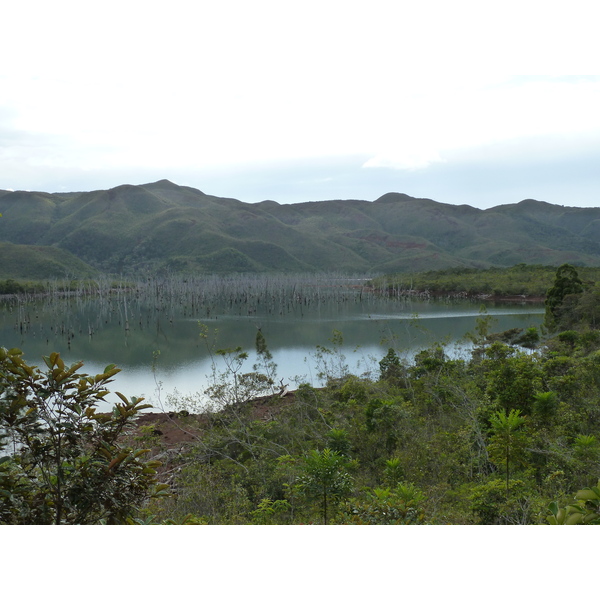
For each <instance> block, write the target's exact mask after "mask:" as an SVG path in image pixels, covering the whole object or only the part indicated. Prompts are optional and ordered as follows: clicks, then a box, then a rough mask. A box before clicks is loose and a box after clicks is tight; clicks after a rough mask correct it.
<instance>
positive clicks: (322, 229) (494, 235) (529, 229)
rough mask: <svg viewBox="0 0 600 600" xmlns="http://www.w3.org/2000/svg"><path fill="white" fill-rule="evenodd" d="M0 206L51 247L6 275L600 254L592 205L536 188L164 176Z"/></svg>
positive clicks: (426, 264) (0, 230) (347, 267)
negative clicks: (359, 192) (202, 183)
mask: <svg viewBox="0 0 600 600" xmlns="http://www.w3.org/2000/svg"><path fill="white" fill-rule="evenodd" d="M0 213H2V214H3V217H2V218H1V219H0V242H4V243H7V242H10V243H11V244H15V245H20V246H25V247H30V248H32V249H40V248H42V247H45V248H52V249H54V252H55V254H52V253H49V252H46V256H45V257H44V258H45V259H46V260H48V261H49V263H48V264H47V265H46V266H44V265H42V264H41V263H40V262H39V259H40V256H39V255H40V252H38V253H37V254H36V253H35V252H30V253H29V254H26V253H25V252H22V253H21V255H20V257H19V260H16V259H15V262H14V264H13V265H12V266H10V267H9V266H8V265H4V266H3V268H4V269H6V270H5V271H0V276H5V277H9V276H10V277H30V276H31V275H26V273H32V272H33V273H40V272H41V273H44V275H43V276H44V277H46V276H52V275H51V273H52V274H53V273H56V272H57V270H58V271H61V272H64V271H65V270H69V269H70V272H73V273H79V272H82V273H83V272H84V271H85V268H88V267H89V268H91V269H97V270H100V271H102V272H108V273H127V274H136V273H152V272H156V271H160V270H164V269H168V270H169V271H171V272H200V273H227V272H236V271H238V272H239V271H248V272H266V271H282V272H285V271H287V272H298V271H321V270H337V271H349V272H350V271H351V272H359V271H360V272H383V273H391V272H414V271H427V270H432V269H451V268H461V267H464V268H490V267H506V266H511V265H514V264H518V263H535V264H541V265H559V264H562V263H565V262H569V263H571V264H575V265H586V266H600V241H599V240H600V237H599V234H600V208H585V209H584V208H569V207H561V206H555V205H551V204H547V203H544V202H537V201H535V200H524V201H523V202H520V203H518V204H513V205H505V206H498V207H495V208H491V209H487V210H480V209H476V208H473V207H470V206H464V205H463V206H455V205H446V204H442V203H439V202H435V201H433V200H429V199H424V198H412V197H411V196H407V195H406V194H399V193H389V194H385V195H384V196H382V197H381V198H379V199H378V200H376V201H374V202H367V201H363V200H331V201H323V202H305V203H299V204H290V205H280V204H278V203H277V202H273V201H265V202H260V203H257V204H249V203H244V202H241V201H239V200H235V199H232V198H219V197H216V196H210V195H207V194H204V193H202V192H201V191H199V190H196V189H193V188H190V187H185V186H178V185H175V184H173V183H171V182H169V181H166V180H162V181H157V182H155V183H150V184H145V185H122V186H118V187H116V188H113V189H109V190H97V191H93V192H80V193H68V194H49V193H44V192H6V191H0ZM14 250H15V249H14V248H13V249H12V251H13V252H14ZM58 251H62V254H60V258H59V255H58V254H56V252H58ZM42 254H44V252H42ZM67 257H68V258H69V260H68V261H67V263H69V261H72V262H71V263H69V264H67V263H64V264H63V262H64V261H66V260H67ZM29 261H31V264H29ZM6 262H7V261H3V263H6ZM82 262H83V263H85V265H87V267H84V266H82ZM56 264H59V265H62V266H61V267H57V266H56ZM15 270H16V271H17V272H16V273H15ZM9 271H10V274H9Z"/></svg>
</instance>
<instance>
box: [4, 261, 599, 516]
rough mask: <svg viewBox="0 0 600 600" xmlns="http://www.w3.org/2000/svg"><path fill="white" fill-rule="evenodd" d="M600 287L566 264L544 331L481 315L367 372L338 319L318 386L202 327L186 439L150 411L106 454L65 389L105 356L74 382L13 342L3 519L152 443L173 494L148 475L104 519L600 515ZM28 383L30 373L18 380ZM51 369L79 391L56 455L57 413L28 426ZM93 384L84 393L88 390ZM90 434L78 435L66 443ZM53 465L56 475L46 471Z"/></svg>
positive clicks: (184, 404) (180, 411)
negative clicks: (350, 356) (204, 363)
mask: <svg viewBox="0 0 600 600" xmlns="http://www.w3.org/2000/svg"><path fill="white" fill-rule="evenodd" d="M565 280H566V281H565ZM573 284H575V285H573ZM599 288H600V286H599V285H598V284H594V283H593V282H586V281H585V278H583V277H580V276H579V273H578V270H575V269H573V267H572V266H570V265H563V266H562V267H560V268H559V269H558V271H556V272H555V274H554V278H553V282H552V285H551V286H550V290H549V292H548V298H549V299H550V300H549V301H548V302H547V305H546V307H547V314H546V317H547V320H548V325H547V327H548V329H551V330H552V332H551V333H550V334H548V333H545V332H543V331H541V332H540V331H538V330H537V329H535V328H532V329H530V330H527V331H520V330H511V331H508V332H503V333H500V334H491V333H490V325H491V317H489V316H486V315H485V314H483V315H482V316H481V318H480V319H479V322H478V325H477V327H476V329H475V331H473V332H472V333H471V334H470V336H469V339H470V341H471V342H472V347H471V348H470V349H469V350H468V351H465V352H464V353H463V354H462V355H456V354H451V353H450V352H449V348H447V347H446V346H445V345H444V344H443V343H439V344H435V345H433V346H432V347H430V348H429V349H427V350H423V351H421V352H420V353H418V354H417V355H416V356H415V357H414V360H412V361H410V362H407V361H404V360H401V358H400V354H401V353H400V350H401V349H399V348H394V347H391V348H390V349H389V351H388V352H387V354H386V356H385V357H384V358H383V359H382V360H381V361H380V362H379V364H378V365H377V367H378V368H377V371H376V372H374V373H371V374H362V375H358V374H352V373H350V372H349V370H348V367H347V365H346V361H345V357H344V356H343V354H342V353H341V350H340V348H341V346H342V341H343V336H342V333H341V332H333V335H332V338H331V341H330V344H329V345H328V346H326V347H325V346H323V347H321V346H320V347H318V348H317V359H318V362H319V371H320V372H319V376H320V378H321V379H322V381H323V382H324V385H323V387H320V388H315V387H311V386H309V385H307V384H300V385H299V387H298V389H297V390H296V391H295V392H291V393H286V391H285V390H282V389H280V388H279V386H277V384H276V382H277V381H278V379H277V365H275V364H274V362H273V359H272V356H271V354H270V352H269V349H268V345H267V342H268V340H265V339H264V337H263V336H262V333H261V332H260V331H258V333H257V339H256V351H257V362H256V364H254V365H252V367H251V368H250V367H248V366H247V365H246V361H247V359H248V355H247V353H246V352H244V350H243V349H242V348H224V349H215V348H214V346H213V345H212V343H213V341H212V337H211V332H210V330H209V329H208V328H206V327H203V328H202V330H201V336H202V338H203V339H204V340H205V342H206V343H207V345H208V347H209V348H212V349H213V351H214V360H215V370H214V379H213V382H212V385H210V386H209V388H208V389H207V390H205V396H201V395H197V396H193V397H179V396H177V397H174V398H172V399H171V400H172V403H173V404H174V406H175V407H176V412H174V413H172V414H170V415H168V416H167V417H166V419H165V420H164V424H165V425H169V426H171V427H175V428H178V429H180V430H182V432H185V440H186V441H184V442H182V443H180V444H178V445H177V447H172V446H169V445H167V444H166V443H165V442H163V437H164V436H163V432H162V431H160V428H159V426H157V425H153V424H148V425H145V426H143V427H140V428H138V430H137V433H130V434H129V435H128V436H127V438H126V440H127V442H126V444H127V445H125V443H124V442H123V441H121V442H119V444H117V440H116V439H115V438H114V437H113V438H111V440H110V442H109V447H108V448H106V446H103V447H105V448H106V449H107V450H109V455H108V456H105V455H104V453H102V452H100V454H98V451H97V450H94V448H95V446H94V445H93V442H94V440H95V439H96V438H95V437H94V435H93V432H95V431H97V429H95V427H97V426H99V425H100V424H101V423H103V421H102V420H101V419H99V417H98V416H97V415H95V412H94V411H93V410H92V412H90V413H88V411H87V408H86V407H85V406H83V405H81V404H80V403H79V400H77V401H75V400H74V399H78V398H79V397H80V396H81V394H82V393H84V392H85V393H87V390H88V389H89V390H92V388H90V387H89V386H94V385H97V384H101V383H102V382H103V381H104V380H105V379H106V378H107V377H110V376H112V375H113V374H114V369H111V368H109V369H108V370H107V371H106V372H105V374H104V375H101V376H97V378H96V379H94V378H92V379H85V380H84V382H85V381H87V382H88V383H87V384H86V383H83V384H82V383H81V380H78V379H77V378H76V377H75V372H76V370H77V368H78V365H75V366H74V367H72V368H71V369H68V368H67V367H65V366H64V365H62V364H61V362H60V357H58V356H57V355H53V356H51V357H49V358H48V360H47V364H48V367H49V371H48V374H47V375H45V376H43V375H41V374H40V373H38V372H36V371H32V373H33V375H32V373H30V372H29V370H28V368H27V367H26V365H25V364H24V363H23V362H22V361H21V358H20V353H19V352H17V351H13V352H8V353H7V352H5V353H4V354H3V355H2V357H3V361H4V362H3V363H2V365H1V367H0V370H1V372H2V375H3V379H2V380H1V381H2V385H3V387H2V395H1V398H2V404H1V407H2V412H0V416H1V417H2V418H3V421H2V425H3V427H4V429H5V430H7V431H11V430H12V431H15V423H17V424H18V426H19V427H21V429H20V430H19V429H16V431H21V432H22V433H23V435H22V437H21V438H20V440H25V442H26V443H27V446H26V447H27V448H31V450H29V451H28V452H26V453H18V452H17V453H15V454H13V455H10V456H9V457H6V458H4V459H2V463H0V469H1V470H0V475H1V476H2V477H0V491H2V494H3V499H2V502H4V504H3V508H2V510H4V512H3V513H2V514H3V515H7V516H3V517H2V518H3V519H6V521H5V522H11V521H8V519H13V521H15V522H23V521H16V519H17V516H15V515H17V514H18V515H25V516H24V517H22V518H23V519H24V520H26V519H28V518H30V517H29V516H28V515H34V516H35V517H36V518H42V517H43V518H46V516H45V515H47V514H49V515H50V517H51V519H54V520H55V521H57V520H58V517H57V515H56V507H57V501H56V498H60V502H59V505H60V506H63V505H64V506H66V505H67V498H68V499H69V500H68V502H70V503H71V504H73V502H75V501H74V500H72V498H73V497H74V498H75V499H78V498H79V496H78V495H77V494H78V493H79V492H77V494H75V495H74V496H70V495H68V494H67V495H66V496H65V494H62V493H59V492H58V491H57V481H67V480H66V479H65V478H66V477H67V474H68V475H69V477H71V476H72V477H73V481H75V482H77V483H78V484H79V483H80V474H81V472H82V471H80V469H81V468H83V467H82V465H87V464H90V463H89V461H90V460H92V459H93V460H92V462H91V464H92V465H94V468H95V469H96V471H94V473H95V476H96V477H101V475H102V474H105V475H106V474H108V472H110V471H111V466H110V465H111V464H112V465H113V466H115V465H117V463H118V464H119V469H120V468H121V466H120V462H119V461H122V462H123V465H126V464H129V463H127V462H126V459H128V457H134V458H136V457H138V456H140V455H138V454H137V453H138V452H141V451H143V450H146V449H150V450H151V456H152V458H153V459H158V460H160V461H161V462H162V463H163V464H162V466H161V468H160V470H159V474H160V476H161V477H162V478H163V480H164V481H165V482H168V483H169V484H170V486H171V493H170V495H169V496H167V497H162V498H160V499H157V498H154V499H152V498H149V496H150V495H151V494H150V493H148V489H149V486H150V483H152V482H153V481H155V480H154V479H152V480H151V481H150V482H147V484H148V485H146V484H144V485H142V486H141V489H142V491H143V492H144V493H142V494H141V495H138V496H135V501H131V502H130V503H129V504H127V510H126V511H125V513H123V514H122V513H118V512H114V513H110V514H111V515H113V516H112V517H110V519H114V520H115V521H119V522H128V520H130V521H133V520H136V519H137V522H148V523H160V522H178V523H182V522H194V523H208V524H217V523H222V524H232V523H236V524H296V523H331V524H421V523H432V524H542V523H557V524H562V523H588V522H597V521H598V519H599V518H600V517H599V512H598V511H599V507H600V490H599V489H598V488H596V487H592V486H595V485H596V483H597V482H598V479H599V478H600V405H599V403H598V398H599V397H600V375H599V374H600V319H599V318H598V317H599V315H598V311H599V310H600V309H599V308H598V307H600V290H599ZM98 377H99V379H98ZM15 378H16V379H15ZM29 381H31V383H30V384H28V387H27V386H25V387H23V386H22V385H16V384H17V383H18V382H29ZM63 381H65V382H66V388H67V389H68V390H71V392H70V393H69V394H63V395H62V396H60V397H62V398H65V399H68V401H69V402H73V404H69V403H68V402H67V403H65V407H66V409H67V410H68V411H69V412H68V414H69V415H71V416H69V418H67V419H64V420H63V421H62V422H64V423H65V424H66V425H64V426H63V429H60V431H61V432H62V434H61V435H63V436H67V437H64V439H66V440H67V439H68V440H69V442H73V444H74V446H75V448H76V450H75V451H74V452H73V454H72V455H71V454H69V456H68V459H67V458H64V459H63V460H56V458H57V454H56V451H55V450H53V448H56V444H54V445H52V444H45V442H44V441H45V440H47V439H48V436H50V439H52V437H51V436H52V431H54V430H53V429H52V427H54V426H55V423H56V421H46V424H47V428H46V429H42V430H41V431H38V430H36V434H35V436H33V437H29V438H28V437H27V435H26V434H27V433H28V432H29V431H31V429H29V428H30V427H31V426H33V423H34V422H35V423H38V422H39V419H40V417H41V416H42V413H41V412H40V409H39V406H40V404H39V402H40V400H41V399H47V398H48V392H47V391H48V390H52V393H56V390H57V389H59V390H60V389H62V388H61V386H62V385H63V384H62V383H61V382H63ZM38 382H39V385H38ZM82 386H83V387H82ZM98 391H100V390H98V389H97V387H94V388H93V391H90V392H89V393H90V394H91V396H90V397H91V398H92V400H93V399H94V398H96V397H97V393H98ZM84 396H85V394H84ZM207 398H208V403H207ZM34 399H35V401H34ZM16 401H18V403H17V404H15V402H16ZM124 401H125V399H124ZM92 404H93V402H92ZM78 406H79V407H80V408H81V409H82V410H81V411H80V410H79V409H78V408H77V407H78ZM130 406H131V405H130V404H127V403H126V404H125V405H123V406H122V408H117V409H116V410H115V412H114V413H113V414H114V417H115V418H117V419H118V418H119V414H122V411H127V410H134V409H135V406H137V405H135V406H133V407H132V408H128V407H130ZM36 411H37V412H36ZM64 414H67V413H64ZM76 415H79V417H78V416H76ZM81 415H84V416H85V417H87V421H86V420H85V419H83V420H81V419H82V417H81ZM80 417H81V419H80ZM107 418H110V417H107ZM90 419H92V420H93V421H95V423H92V426H90V424H89V423H88V421H89V420H90ZM110 431H113V429H110ZM84 432H85V435H87V436H88V437H87V438H85V439H86V442H85V443H84V444H80V443H75V442H76V441H77V439H78V437H77V436H78V435H80V434H83V433H84ZM69 434H72V436H74V437H72V438H69V437H68V435H69ZM89 436H91V437H89ZM44 448H46V449H47V450H46V452H48V453H49V456H50V459H51V463H52V465H53V468H54V469H55V471H54V472H53V474H51V475H50V476H48V474H47V471H44V469H45V468H46V467H45V465H46V463H41V462H39V461H37V459H35V457H36V456H38V454H36V452H37V453H39V452H40V449H44ZM123 448H126V449H125V450H123ZM81 457H83V458H81ZM115 460H116V461H117V463H115V462H113V461H115ZM85 468H86V469H87V468H88V467H87V466H86V467H85ZM56 469H58V471H56ZM115 472H119V471H118V469H115ZM142 472H143V470H142ZM56 473H60V477H62V478H63V479H60V477H59V478H58V479H56ZM150 475H151V476H152V477H153V478H154V473H150ZM69 481H70V480H69ZM31 482H35V486H33V488H32V483H31ZM20 486H21V487H20ZM22 486H25V487H24V488H23V487H22ZM75 487H76V489H77V490H79V489H80V488H79V487H77V486H75ZM22 489H24V491H23V492H21V490H22ZM61 489H62V488H61ZM40 490H41V491H40ZM21 493H22V494H23V497H24V498H25V500H21ZM72 493H75V492H72ZM40 498H41V500H40ZM75 505H77V502H75ZM40 506H41V507H42V508H43V510H41V509H39V507H40ZM109 506H110V504H109ZM40 510H41V512H40ZM65 514H70V513H65ZM74 514H79V513H77V512H75V513H74ZM95 514H96V515H100V513H95ZM39 515H42V516H39ZM18 518H21V517H18ZM95 518H98V517H97V516H96V517H95ZM104 519H105V520H106V517H104ZM110 519H109V520H110ZM62 520H65V519H63V518H62V517H61V522H62ZM65 522H73V521H65Z"/></svg>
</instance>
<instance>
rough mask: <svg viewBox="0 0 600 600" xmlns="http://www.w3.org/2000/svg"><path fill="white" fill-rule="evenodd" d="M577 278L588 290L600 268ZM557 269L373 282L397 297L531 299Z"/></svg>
mask: <svg viewBox="0 0 600 600" xmlns="http://www.w3.org/2000/svg"><path fill="white" fill-rule="evenodd" d="M577 272H578V274H579V277H580V278H581V279H582V280H583V281H585V282H586V284H587V285H588V286H589V285H591V284H593V283H595V282H599V281H600V268H597V267H577ZM555 274H556V267H551V266H545V265H526V264H523V263H520V264H517V265H514V266H512V267H505V268H502V267H490V268H489V269H467V268H454V269H445V270H436V271H427V272H424V273H409V274H406V273H403V274H395V275H389V276H385V277H379V278H377V279H375V280H373V282H372V285H373V287H374V288H375V289H376V290H380V291H381V292H384V293H388V294H391V295H396V294H410V293H411V292H412V293H426V294H432V295H464V296H483V297H485V296H494V297H499V298H501V297H506V296H530V297H536V298H542V297H544V296H545V295H546V292H547V291H548V290H549V289H550V288H551V287H552V285H553V283H554V278H555Z"/></svg>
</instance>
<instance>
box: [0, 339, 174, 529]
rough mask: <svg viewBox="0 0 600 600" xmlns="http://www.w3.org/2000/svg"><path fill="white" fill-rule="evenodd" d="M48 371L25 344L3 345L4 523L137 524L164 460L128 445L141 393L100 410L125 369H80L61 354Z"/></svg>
mask: <svg viewBox="0 0 600 600" xmlns="http://www.w3.org/2000/svg"><path fill="white" fill-rule="evenodd" d="M44 360H45V362H46V366H47V370H46V371H45V372H42V371H41V370H40V369H38V368H36V367H32V366H30V365H28V364H27V363H26V362H25V360H24V359H23V356H22V352H21V351H20V350H18V349H12V350H8V351H7V350H6V349H4V348H0V456H1V458H0V523H2V524H37V525H47V524H55V525H62V524H73V525H85V524H97V523H112V524H118V523H127V522H132V521H133V519H134V518H135V517H136V515H137V513H138V511H139V509H140V508H141V507H142V505H143V504H144V502H145V501H147V499H148V498H149V497H151V496H154V497H156V496H159V495H161V494H164V492H165V489H166V487H167V486H164V485H157V481H156V468H157V467H158V466H159V463H157V462H156V461H151V460H145V459H144V455H145V454H146V453H147V452H148V451H147V450H143V449H133V448H131V447H127V446H124V445H122V444H121V442H120V440H121V437H122V435H123V434H124V432H125V431H126V429H127V428H128V427H130V426H131V421H132V419H133V418H134V417H135V416H136V415H137V413H138V412H139V411H140V410H142V409H144V408H147V407H148V406H149V405H148V404H144V403H143V399H141V398H132V399H131V400H129V399H127V398H126V397H125V396H123V395H121V394H119V397H120V399H121V402H120V403H118V404H117V405H116V406H115V407H114V408H113V410H112V412H111V413H108V414H103V413H99V412H97V409H98V406H99V404H100V403H101V402H102V400H103V398H104V397H105V396H106V395H107V394H108V391H107V389H106V385H107V384H108V383H110V382H111V381H112V379H111V378H112V377H113V376H114V375H115V374H116V373H118V372H119V369H117V368H115V367H114V365H109V366H108V367H107V368H106V369H105V370H104V372H103V373H100V374H98V375H96V376H88V375H84V374H80V373H78V371H79V369H80V368H81V366H82V363H77V364H74V365H72V366H70V367H67V366H66V365H65V364H64V362H63V360H62V359H61V357H60V356H59V355H58V354H57V353H53V354H51V355H50V356H48V357H45V358H44Z"/></svg>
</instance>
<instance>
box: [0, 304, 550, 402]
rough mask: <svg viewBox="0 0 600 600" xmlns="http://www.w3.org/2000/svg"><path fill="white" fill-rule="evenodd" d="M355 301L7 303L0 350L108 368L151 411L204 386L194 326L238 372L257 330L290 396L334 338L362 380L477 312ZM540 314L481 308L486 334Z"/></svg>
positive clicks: (450, 333) (313, 378)
mask: <svg viewBox="0 0 600 600" xmlns="http://www.w3.org/2000/svg"><path fill="white" fill-rule="evenodd" d="M357 298H358V297H357V296H356V294H355V295H350V296H349V299H348V300H347V301H340V300H339V299H337V300H336V301H331V302H317V303H313V304H310V305H301V304H298V305H294V304H287V305H286V306H284V307H283V308H280V309H278V310H274V309H273V306H272V305H271V306H267V305H263V306H260V305H256V306H253V308H252V310H248V309H247V307H246V306H240V305H235V304H234V303H232V302H230V303H229V304H224V305H222V306H214V305H213V306H211V307H210V310H204V309H203V308H202V307H200V308H198V307H196V310H195V311H194V314H191V312H192V311H190V308H189V305H187V304H186V303H185V302H180V303H171V304H169V305H168V306H157V305H156V303H155V302H152V301H148V300H145V299H140V298H135V299H132V298H128V297H127V296H122V297H120V296H119V297H117V298H111V299H108V300H107V299H106V298H104V299H98V298H92V299H81V298H77V299H66V300H64V299H63V300H60V301H59V300H53V301H52V302H49V301H42V300H39V301H30V302H28V303H26V304H24V303H18V302H14V301H13V302H12V303H8V304H6V303H5V304H0V345H2V346H5V347H8V348H10V347H19V348H21V349H22V350H23V351H24V352H25V358H26V360H28V361H29V362H30V363H32V364H38V365H39V364H41V363H42V361H41V356H43V355H47V354H49V353H50V352H53V351H58V352H60V353H61V355H62V357H63V358H64V359H65V362H67V363H72V362H76V361H78V360H83V361H84V363H85V367H84V370H85V372H87V373H95V372H100V371H102V370H103V369H104V367H105V366H106V365H107V364H111V363H115V364H116V365H117V366H118V367H119V368H121V369H122V372H121V373H119V375H117V376H116V380H115V382H114V383H113V384H112V386H111V389H113V390H119V391H120V392H122V393H124V394H126V395H128V396H130V395H137V396H140V395H143V396H145V397H146V398H147V399H149V400H150V401H151V402H154V403H155V404H157V403H158V401H159V400H162V401H163V403H164V402H165V401H166V398H167V395H168V394H169V393H172V392H173V391H174V390H177V391H178V392H180V393H183V394H191V393H194V392H198V391H201V390H202V389H203V388H205V387H206V385H207V375H209V374H210V371H211V365H212V359H211V355H210V352H209V350H208V348H207V343H206V340H204V339H203V338H202V337H201V336H200V332H201V329H200V326H199V324H198V323H199V322H201V323H204V324H205V325H206V326H207V327H208V328H209V331H210V335H209V338H210V340H211V341H212V342H214V349H218V348H235V347H238V346H241V347H242V348H243V349H244V350H247V351H248V352H249V358H248V360H247V363H246V367H247V368H246V369H245V370H246V371H250V370H252V365H253V364H254V362H255V359H256V355H255V353H254V352H253V348H254V342H255V337H256V332H257V330H258V329H260V330H261V331H262V333H263V335H264V336H265V338H266V341H267V344H268V346H269V350H270V351H271V353H272V355H273V360H274V361H275V363H276V364H277V365H278V378H282V379H283V380H284V383H287V384H288V385H289V387H290V388H293V387H295V386H296V384H297V379H298V378H299V379H300V380H302V381H306V382H308V383H311V384H313V385H320V384H321V383H322V382H321V381H319V379H318V377H317V371H318V369H317V366H316V362H315V352H316V348H317V346H319V345H321V346H326V347H331V342H330V339H331V337H332V332H333V331H334V330H338V331H340V332H342V334H343V345H342V347H341V351H342V352H343V354H344V355H345V357H346V362H347V364H348V367H349V369H350V371H351V372H355V373H366V372H369V371H376V370H377V369H378V364H377V363H378V361H379V360H380V359H381V358H382V357H383V356H384V355H385V353H386V352H387V349H388V348H389V347H393V348H394V349H395V350H396V351H397V352H398V354H400V355H401V356H404V357H405V358H407V359H410V357H411V356H412V355H414V353H415V352H416V351H418V350H419V349H422V348H424V347H428V346H430V345H432V344H433V343H435V342H439V341H445V342H447V343H454V342H456V341H457V340H459V339H460V338H462V337H463V336H464V335H465V334H466V333H467V332H469V331H472V330H473V328H474V326H475V324H476V319H477V318H478V317H479V316H480V313H479V308H480V307H479V304H474V303H469V302H468V301H453V302H451V303H450V302H435V301H416V300H398V299H395V300H390V299H382V298H380V299H373V298H371V299H369V301H365V300H364V299H363V298H362V296H361V298H360V300H359V299H357ZM543 312H544V311H543V307H542V306H540V305H537V306H536V305H525V304H524V305H518V306H515V305H510V306H502V305H489V306H487V313H488V314H489V315H490V316H492V317H494V319H496V322H495V323H494V326H493V328H494V331H504V330H506V329H510V328H513V327H520V328H527V327H531V326H537V325H539V324H540V323H541V322H542V319H543ZM248 313H250V314H248ZM215 331H216V333H215ZM219 359H220V357H216V360H217V368H221V365H220V364H219V362H218V361H219ZM153 364H154V369H153V368H152V367H153ZM158 382H161V384H162V391H161V392H160V393H158V392H157V383H158Z"/></svg>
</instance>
